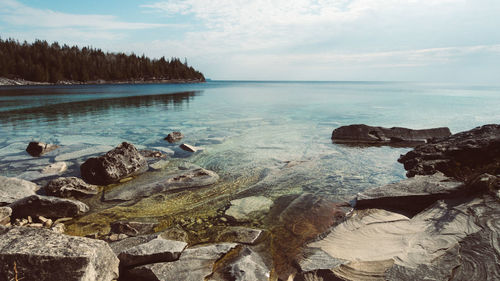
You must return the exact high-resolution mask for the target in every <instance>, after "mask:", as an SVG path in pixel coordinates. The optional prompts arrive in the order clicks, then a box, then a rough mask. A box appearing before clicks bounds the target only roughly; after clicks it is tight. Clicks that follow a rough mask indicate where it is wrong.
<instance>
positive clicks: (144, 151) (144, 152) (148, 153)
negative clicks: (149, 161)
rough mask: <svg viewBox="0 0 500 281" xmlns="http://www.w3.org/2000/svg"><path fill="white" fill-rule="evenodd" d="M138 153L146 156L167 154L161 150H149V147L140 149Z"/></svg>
mask: <svg viewBox="0 0 500 281" xmlns="http://www.w3.org/2000/svg"><path fill="white" fill-rule="evenodd" d="M139 153H140V154H141V155H142V156H144V157H146V158H166V157H167V154H164V153H163V152H161V151H156V150H149V149H141V150H139Z"/></svg>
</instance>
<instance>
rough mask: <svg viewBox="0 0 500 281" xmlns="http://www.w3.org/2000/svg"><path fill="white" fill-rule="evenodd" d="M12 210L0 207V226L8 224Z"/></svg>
mask: <svg viewBox="0 0 500 281" xmlns="http://www.w3.org/2000/svg"><path fill="white" fill-rule="evenodd" d="M11 215H12V209H11V208H9V207H0V225H7V224H8V223H9V222H10V216H11Z"/></svg>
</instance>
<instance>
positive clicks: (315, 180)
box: [0, 82, 500, 198]
mask: <svg viewBox="0 0 500 281" xmlns="http://www.w3.org/2000/svg"><path fill="white" fill-rule="evenodd" d="M498 108H500V88H499V87H477V86H456V85H455V86H454V85H440V84H414V83H363V82H208V83H205V84H192V85H98V86H91V85H86V86H57V87H22V88H0V124H1V128H0V168H1V171H0V174H1V175H6V176H20V177H24V178H27V179H32V180H34V181H43V179H40V178H37V177H36V176H33V173H30V172H29V171H36V170H37V169H40V167H42V166H44V165H46V164H47V163H49V162H53V161H54V156H55V155H56V154H52V156H51V155H49V156H47V157H42V158H39V159H36V160H33V159H32V158H30V157H28V156H27V154H26V153H25V152H24V151H23V150H24V148H25V147H26V145H27V143H28V142H29V141H31V140H39V141H44V142H49V143H56V144H60V145H62V146H63V147H66V148H65V149H66V152H67V151H72V150H78V149H82V148H88V147H92V146H95V145H110V146H115V145H117V144H119V143H120V142H122V141H128V142H131V143H134V144H136V145H137V146H138V147H141V148H154V147H170V148H173V149H174V150H176V151H178V150H177V148H176V147H175V146H171V145H169V144H168V143H166V142H165V141H163V138H164V137H165V136H166V134H168V133H169V132H170V131H173V130H180V131H182V132H183V133H184V135H185V136H186V137H185V140H184V142H186V143H190V144H194V145H199V146H202V147H203V148H204V149H205V150H204V151H203V152H201V153H198V154H196V155H194V156H191V157H189V158H187V159H185V160H187V161H190V162H193V163H196V164H198V165H200V166H203V167H206V168H208V169H212V170H214V171H216V172H217V173H219V174H220V175H221V177H222V178H223V180H225V181H231V180H237V179H241V178H245V177H254V178H257V179H258V180H257V181H253V182H251V185H250V184H249V186H244V185H242V186H238V188H237V189H236V190H234V191H233V192H237V193H238V192H242V191H245V190H246V189H248V188H251V189H250V190H249V191H247V192H246V193H250V194H251V193H252V192H255V193H259V194H264V195H267V196H269V197H277V196H280V195H283V194H289V193H301V192H305V191H307V192H312V193H318V194H321V195H323V196H327V197H332V198H343V197H346V196H349V195H352V194H355V193H356V192H358V191H360V190H362V189H365V188H367V187H371V186H377V185H381V184H385V183H388V182H393V181H397V180H399V179H401V178H403V177H404V170H403V168H402V166H401V165H400V164H398V163H397V162H396V159H397V158H398V156H399V155H400V154H401V153H405V152H406V151H407V149H404V148H390V147H372V148H353V147H346V146H342V145H337V144H332V143H331V140H330V136H331V132H332V130H333V129H334V128H336V127H338V126H341V125H348V124H355V123H366V124H371V125H380V126H389V127H391V126H404V127H410V128H427V127H437V126H448V127H450V129H451V130H452V132H458V131H461V130H467V129H470V128H473V127H475V126H478V125H481V124H486V123H499V122H500V111H499V110H498ZM177 156H179V157H184V155H181V154H177ZM85 158H86V157H84V158H82V159H73V160H70V161H69V163H70V164H71V166H70V171H69V172H68V173H70V174H71V173H72V174H75V175H78V173H79V172H78V165H79V164H80V163H81V162H82V161H83V160H85ZM289 161H292V162H291V163H290V164H289ZM287 164H288V165H287ZM27 171H28V172H27Z"/></svg>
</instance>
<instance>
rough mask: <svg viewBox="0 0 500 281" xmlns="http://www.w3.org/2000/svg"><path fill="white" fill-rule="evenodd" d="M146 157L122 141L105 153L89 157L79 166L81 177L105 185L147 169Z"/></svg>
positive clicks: (89, 181)
mask: <svg viewBox="0 0 500 281" xmlns="http://www.w3.org/2000/svg"><path fill="white" fill-rule="evenodd" d="M147 169H148V163H147V162H146V159H145V158H144V157H143V156H142V155H141V154H140V153H139V152H138V151H137V149H136V148H135V147H134V146H133V145H132V144H130V143H127V142H123V143H122V144H120V145H119V146H117V147H116V148H115V149H113V150H111V151H108V152H107V153H106V154H105V155H103V156H99V157H94V158H89V159H87V161H85V163H83V164H82V165H81V166H80V172H81V174H82V178H83V179H84V180H85V181H86V182H88V183H91V184H97V185H107V184H111V183H115V182H118V181H119V180H121V179H123V178H126V177H130V176H135V175H138V174H140V173H143V172H145V171H147Z"/></svg>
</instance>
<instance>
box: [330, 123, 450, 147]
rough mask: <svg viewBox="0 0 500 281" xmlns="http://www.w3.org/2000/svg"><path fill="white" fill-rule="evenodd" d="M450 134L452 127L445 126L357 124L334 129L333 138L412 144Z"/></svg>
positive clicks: (355, 141) (351, 140) (352, 141)
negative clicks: (416, 127) (424, 127)
mask: <svg viewBox="0 0 500 281" xmlns="http://www.w3.org/2000/svg"><path fill="white" fill-rule="evenodd" d="M450 135H451V132H450V129H448V128H445V127H443V128H433V129H423V130H412V129H407V128H401V127H392V128H384V127H373V126H367V125H363V124H357V125H349V126H342V127H339V128H337V129H335V130H333V132H332V140H333V141H334V142H337V143H359V144H402V145H410V146H411V145H415V144H418V143H425V142H427V141H428V140H430V139H434V138H444V137H448V136H450Z"/></svg>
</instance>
